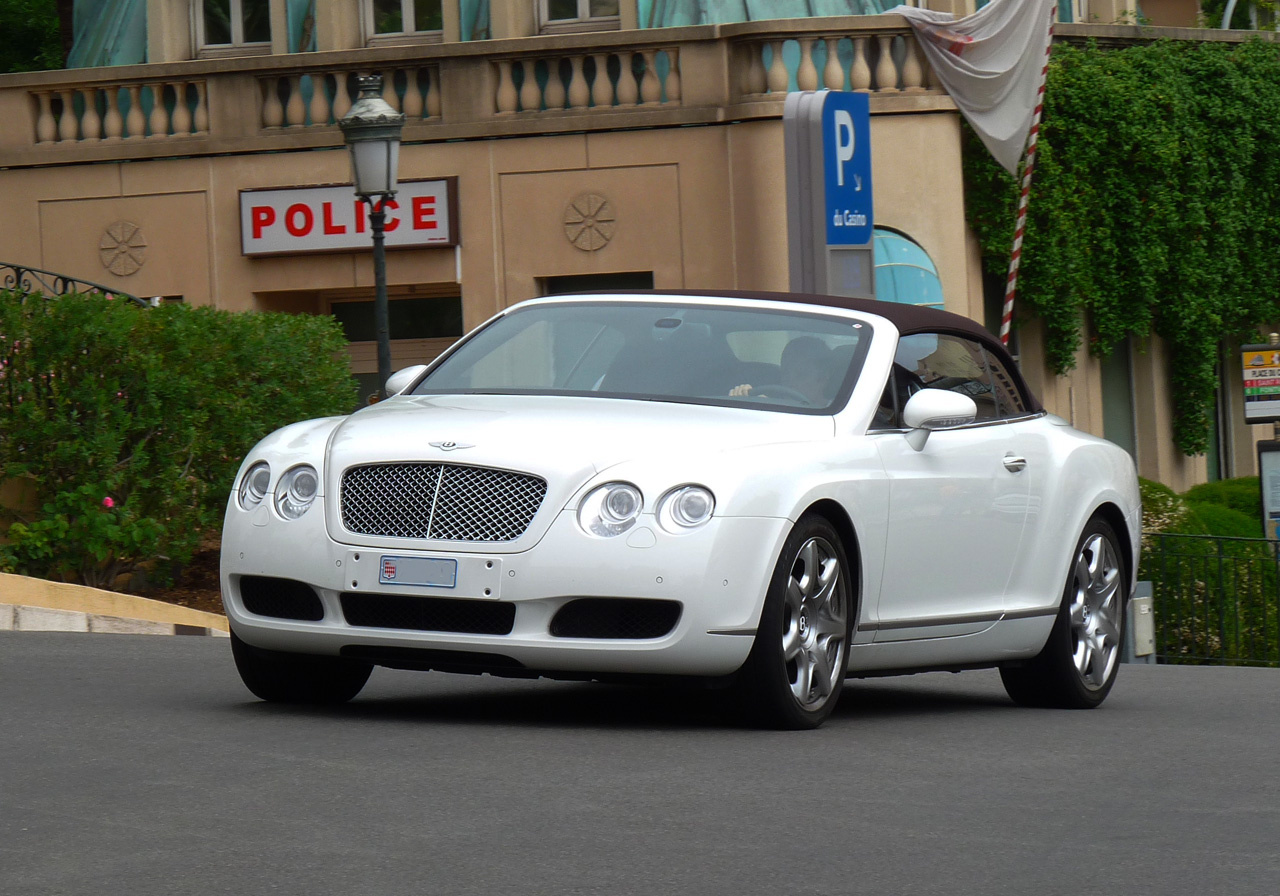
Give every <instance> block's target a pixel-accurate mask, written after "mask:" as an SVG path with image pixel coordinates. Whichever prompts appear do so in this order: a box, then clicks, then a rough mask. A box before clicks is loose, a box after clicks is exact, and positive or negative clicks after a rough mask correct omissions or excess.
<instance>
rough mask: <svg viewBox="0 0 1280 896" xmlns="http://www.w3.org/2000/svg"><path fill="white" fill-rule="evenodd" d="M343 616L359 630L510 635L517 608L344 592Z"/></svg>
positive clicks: (492, 603) (490, 602) (482, 602)
mask: <svg viewBox="0 0 1280 896" xmlns="http://www.w3.org/2000/svg"><path fill="white" fill-rule="evenodd" d="M342 615H343V616H344V617H346V620H347V624H348V625H356V626H360V627H362V628H400V629H409V630H412V631H418V632H460V633H463V634H469V635H509V634H511V627H512V626H513V625H514V624H515V619H516V605H515V604H513V603H507V602H504V601H496V600H458V599H457V598H450V597H413V596H410V595H403V594H357V593H353V592H346V593H344V594H343V595H342Z"/></svg>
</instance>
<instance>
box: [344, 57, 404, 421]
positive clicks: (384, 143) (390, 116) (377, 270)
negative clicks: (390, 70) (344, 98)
mask: <svg viewBox="0 0 1280 896" xmlns="http://www.w3.org/2000/svg"><path fill="white" fill-rule="evenodd" d="M356 86H357V87H358V88H359V90H360V95H359V96H358V97H357V98H356V101H355V103H353V104H352V106H351V111H349V112H348V113H347V114H346V115H344V116H343V117H342V119H341V120H340V121H339V122H338V127H340V128H342V138H343V140H344V141H345V142H346V144H347V149H349V150H350V151H351V176H352V177H351V179H352V182H353V184H354V185H355V192H356V195H357V196H359V197H360V198H361V199H362V200H364V201H365V202H367V203H368V204H369V226H370V229H371V230H372V231H373V282H374V299H373V323H374V329H375V330H376V332H377V337H378V398H379V399H382V398H386V397H387V396H386V388H387V378H388V377H390V376H391V327H390V324H389V322H388V319H389V314H388V311H387V255H386V248H385V246H384V244H383V243H384V233H385V229H384V228H385V225H386V221H387V215H386V211H385V204H386V202H387V200H388V199H390V198H391V197H392V196H394V195H396V168H397V167H398V166H399V163H400V130H401V129H402V128H403V127H404V115H402V114H401V113H399V112H397V111H396V110H395V109H393V108H391V105H390V104H389V103H387V101H386V100H384V99H383V98H382V96H381V92H382V77H381V76H380V75H361V76H360V77H358V78H356Z"/></svg>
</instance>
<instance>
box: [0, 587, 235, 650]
mask: <svg viewBox="0 0 1280 896" xmlns="http://www.w3.org/2000/svg"><path fill="white" fill-rule="evenodd" d="M0 631H25V632H104V633H113V634H129V635H207V636H213V637H224V638H225V637H227V636H228V632H229V628H228V623H227V618H226V617H225V616H220V615H218V614H217V613H206V612H203V611H201V610H193V609H191V608H190V607H180V606H177V605H176V604H167V603H165V602H164V601H159V600H151V599H150V598H145V597H136V596H134V595H132V594H118V593H116V592H114V591H102V590H100V589H98V588H88V587H85V586H83V585H70V584H67V583H64V582H49V581H46V580H44V579H32V578H28V577H27V576H15V575H10V574H8V573H0Z"/></svg>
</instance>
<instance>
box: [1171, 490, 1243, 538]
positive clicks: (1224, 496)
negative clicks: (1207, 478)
mask: <svg viewBox="0 0 1280 896" xmlns="http://www.w3.org/2000/svg"><path fill="white" fill-rule="evenodd" d="M1260 488H1261V486H1260V485H1259V482H1258V477H1257V476H1241V477H1239V478H1238V479H1222V480H1219V481H1218V482H1204V483H1201V484H1200V485H1197V486H1194V487H1193V488H1191V489H1190V490H1188V491H1187V492H1185V493H1184V494H1183V497H1184V498H1186V499H1187V500H1188V501H1191V502H1194V503H1198V504H1220V505H1222V506H1223V507H1230V508H1231V509H1232V510H1234V511H1236V512H1237V513H1243V514H1244V515H1245V516H1247V517H1249V518H1250V519H1253V520H1257V521H1258V526H1259V528H1261V526H1262V516H1261V514H1262V507H1261V503H1262V495H1261V492H1260ZM1251 537H1254V538H1261V537H1262V535H1261V534H1259V535H1256V536H1251Z"/></svg>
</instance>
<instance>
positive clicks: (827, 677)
mask: <svg viewBox="0 0 1280 896" xmlns="http://www.w3.org/2000/svg"><path fill="white" fill-rule="evenodd" d="M851 578H852V576H851V570H850V569H849V561H848V559H847V558H846V556H845V552H844V548H843V546H842V545H841V542H840V536H839V535H838V534H837V533H836V531H835V529H834V528H833V527H832V526H831V524H830V523H829V522H827V520H825V519H823V518H822V517H820V516H816V515H807V516H805V517H803V518H801V520H800V522H798V523H797V524H796V526H795V528H794V529H792V530H791V534H790V535H789V536H788V537H787V541H786V543H785V544H784V545H783V548H782V553H781V555H780V556H779V558H778V564H777V566H776V567H775V569H774V572H773V578H772V579H771V580H770V583H769V591H768V594H767V595H766V597H765V602H764V610H763V612H762V613H761V615H760V626H759V628H758V629H757V631H756V640H755V644H754V645H753V647H752V649H751V654H750V656H748V658H747V661H746V663H745V664H744V665H743V667H742V671H741V673H740V675H739V679H738V683H737V687H738V691H739V697H740V699H741V701H742V703H743V706H744V709H746V711H747V713H748V714H749V715H750V716H751V717H752V718H753V719H754V720H756V721H757V722H760V723H761V724H765V725H768V726H770V727H776V728H790V729H798V728H816V727H818V726H819V725H821V724H822V722H823V721H824V720H825V719H826V718H827V716H829V715H830V714H831V711H832V710H833V709H834V708H835V706H836V703H837V702H838V701H839V699H840V691H841V690H842V689H843V687H844V679H845V671H846V667H847V665H848V660H849V630H850V620H851V619H852V617H853V585H852V582H851Z"/></svg>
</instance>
